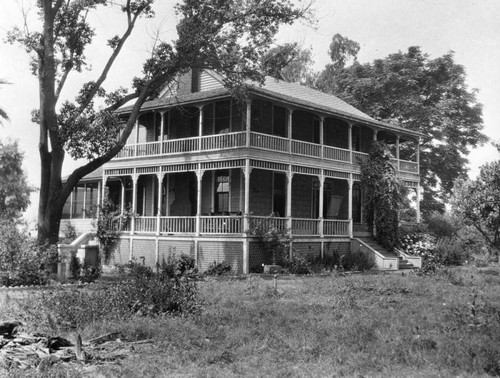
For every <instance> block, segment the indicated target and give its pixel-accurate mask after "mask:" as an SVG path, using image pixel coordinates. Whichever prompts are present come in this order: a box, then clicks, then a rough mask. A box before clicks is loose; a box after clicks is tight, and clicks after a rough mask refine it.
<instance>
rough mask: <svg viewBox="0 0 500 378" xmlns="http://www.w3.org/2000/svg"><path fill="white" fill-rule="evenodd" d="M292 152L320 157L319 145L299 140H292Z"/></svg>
mask: <svg viewBox="0 0 500 378" xmlns="http://www.w3.org/2000/svg"><path fill="white" fill-rule="evenodd" d="M292 154H298V155H305V156H314V157H320V156H321V145H320V144H314V143H310V142H303V141H301V140H292Z"/></svg>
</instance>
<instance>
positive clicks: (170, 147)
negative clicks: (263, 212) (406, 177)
mask: <svg viewBox="0 0 500 378" xmlns="http://www.w3.org/2000/svg"><path fill="white" fill-rule="evenodd" d="M246 138H247V136H246V132H245V131H239V132H235V133H226V134H217V135H206V136H202V137H201V138H200V137H191V138H181V139H172V140H165V141H163V142H148V143H138V144H129V145H126V146H124V147H123V149H122V150H121V151H120V152H119V153H118V154H117V155H116V158H115V159H124V158H131V157H135V156H154V155H162V154H169V155H171V154H181V153H186V152H197V151H211V150H212V151H213V150H223V149H227V148H236V147H243V146H245V145H246V141H247V139H246ZM290 142H291V143H290ZM250 146H251V147H256V148H262V149H265V150H269V151H278V152H283V153H291V154H295V155H302V156H310V157H316V158H320V157H323V158H324V159H328V160H336V161H342V162H347V163H349V162H351V153H352V163H353V164H359V163H360V162H365V161H367V159H368V154H367V153H364V152H359V151H351V150H348V149H344V148H338V147H332V146H326V145H320V144H316V143H311V142H304V141H301V140H295V139H292V140H291V141H290V140H289V139H288V138H284V137H279V136H275V135H269V134H263V133H257V132H251V133H250ZM395 161H396V162H397V160H395ZM399 169H400V170H401V171H404V172H410V173H418V163H417V162H413V161H406V160H399Z"/></svg>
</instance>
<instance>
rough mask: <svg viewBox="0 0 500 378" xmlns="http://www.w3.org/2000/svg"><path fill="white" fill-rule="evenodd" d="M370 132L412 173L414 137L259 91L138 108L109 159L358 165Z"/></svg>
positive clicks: (415, 162)
mask: <svg viewBox="0 0 500 378" xmlns="http://www.w3.org/2000/svg"><path fill="white" fill-rule="evenodd" d="M373 140H381V141H384V142H386V143H387V145H388V146H389V148H390V149H391V152H392V153H393V156H394V162H395V164H396V166H397V168H398V170H399V171H400V172H401V173H408V174H412V175H418V173H419V163H418V155H419V154H418V140H416V139H412V138H411V137H407V136H405V135H403V134H401V133H398V132H392V131H391V130H380V129H376V128H374V127H370V126H368V125H364V124H359V123H356V124H354V123H352V122H349V121H346V120H342V119H340V118H337V117H333V116H328V115H324V114H317V113H314V112H312V111H309V110H304V109H297V108H295V109H291V108H288V107H285V106H283V105H281V104H276V103H273V102H271V101H266V100H263V99H254V100H253V101H251V102H248V103H247V104H246V106H241V105H239V104H237V103H236V102H234V101H232V100H231V99H221V100H219V101H213V102H210V103H203V104H197V105H195V106H185V107H182V108H180V107H177V108H170V109H159V110H157V111H153V112H148V113H144V114H142V115H141V116H140V117H139V120H138V122H137V125H136V127H135V129H134V130H133V131H132V133H131V136H130V137H129V140H128V143H127V144H126V146H125V147H124V148H123V149H122V150H121V151H120V152H119V153H118V155H117V156H116V157H115V158H114V159H113V160H112V163H111V164H113V162H116V163H120V165H122V164H124V163H125V162H126V164H131V165H135V163H136V162H135V161H134V160H136V161H137V163H138V164H139V162H140V163H141V164H142V163H143V162H144V159H145V158H160V159H161V160H162V161H163V160H165V161H166V162H168V160H169V159H179V158H186V157H188V156H189V158H190V161H191V162H196V161H197V160H199V161H203V159H206V157H207V154H220V153H221V152H224V153H225V154H226V155H225V156H227V154H231V153H234V155H235V156H236V157H241V156H253V157H254V158H255V157H257V158H268V159H277V160H281V161H293V162H294V163H296V164H301V163H303V164H305V165H307V164H308V163H309V164H314V165H318V166H321V165H323V166H324V167H329V168H330V167H331V168H335V164H336V163H339V164H338V166H339V167H341V168H342V169H348V170H351V171H354V172H358V171H359V163H360V162H361V161H364V160H366V159H367V158H368V150H369V146H370V144H371V142H372V141H373ZM311 159H312V160H311ZM346 163H347V165H346ZM346 167H347V168H346Z"/></svg>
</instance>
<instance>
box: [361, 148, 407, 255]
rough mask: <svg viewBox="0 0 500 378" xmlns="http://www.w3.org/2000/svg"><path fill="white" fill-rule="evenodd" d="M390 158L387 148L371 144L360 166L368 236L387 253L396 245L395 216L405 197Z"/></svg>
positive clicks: (396, 219) (396, 224) (403, 188)
mask: <svg viewBox="0 0 500 378" xmlns="http://www.w3.org/2000/svg"><path fill="white" fill-rule="evenodd" d="M391 158H392V155H391V153H390V151H389V148H388V147H387V145H385V144H384V143H382V142H373V143H372V146H371V147H370V152H369V158H368V160H367V161H366V162H363V163H362V165H361V187H362V189H363V193H365V197H364V209H365V214H366V223H367V225H368V228H369V231H370V233H371V234H372V235H373V236H374V237H375V238H376V239H377V240H378V241H379V242H380V244H381V245H383V246H384V247H386V248H388V249H390V250H392V249H394V247H396V246H397V244H398V239H399V238H398V226H399V224H398V223H399V219H398V213H399V210H400V209H401V208H402V205H403V203H404V198H405V194H406V191H405V187H404V186H403V184H402V183H401V181H400V180H399V179H398V178H397V177H396V174H397V170H396V167H395V166H394V164H393V163H392V162H391Z"/></svg>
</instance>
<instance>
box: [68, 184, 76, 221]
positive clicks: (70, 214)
mask: <svg viewBox="0 0 500 378" xmlns="http://www.w3.org/2000/svg"><path fill="white" fill-rule="evenodd" d="M74 193H75V188H73V190H72V191H71V194H70V195H69V219H73V194H74Z"/></svg>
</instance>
